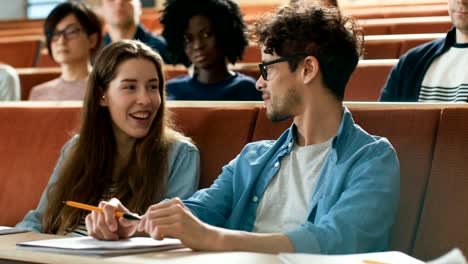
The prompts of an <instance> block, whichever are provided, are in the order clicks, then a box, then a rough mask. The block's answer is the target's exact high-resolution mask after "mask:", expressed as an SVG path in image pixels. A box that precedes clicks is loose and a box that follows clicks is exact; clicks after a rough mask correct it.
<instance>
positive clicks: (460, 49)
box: [419, 43, 468, 102]
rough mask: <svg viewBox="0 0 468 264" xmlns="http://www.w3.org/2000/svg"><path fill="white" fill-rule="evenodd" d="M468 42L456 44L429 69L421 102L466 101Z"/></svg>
mask: <svg viewBox="0 0 468 264" xmlns="http://www.w3.org/2000/svg"><path fill="white" fill-rule="evenodd" d="M467 62H468V43H464V44H457V43H456V44H454V45H453V46H452V47H451V48H450V49H449V50H448V51H447V52H446V53H444V54H442V55H441V56H440V57H438V58H436V59H435V60H434V61H433V62H432V64H431V65H430V66H429V69H428V70H427V72H426V74H425V76H424V80H423V82H422V86H421V91H420V93H419V102H466V101H467V99H468V70H467V69H468V63H467Z"/></svg>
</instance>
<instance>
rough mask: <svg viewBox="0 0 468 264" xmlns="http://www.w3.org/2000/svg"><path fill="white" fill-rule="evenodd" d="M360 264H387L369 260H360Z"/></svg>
mask: <svg viewBox="0 0 468 264" xmlns="http://www.w3.org/2000/svg"><path fill="white" fill-rule="evenodd" d="M362 263H364V264H388V263H386V262H381V261H376V260H370V259H364V260H362Z"/></svg>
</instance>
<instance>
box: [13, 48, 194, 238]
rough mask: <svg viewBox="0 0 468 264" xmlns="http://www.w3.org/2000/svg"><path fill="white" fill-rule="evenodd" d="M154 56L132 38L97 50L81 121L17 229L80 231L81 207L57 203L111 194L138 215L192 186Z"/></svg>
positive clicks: (187, 149) (188, 155)
mask: <svg viewBox="0 0 468 264" xmlns="http://www.w3.org/2000/svg"><path fill="white" fill-rule="evenodd" d="M164 87H165V76H164V68H163V61H162V59H161V56H160V55H159V54H157V53H156V52H154V51H153V50H152V49H151V48H149V47H148V46H146V45H145V44H143V43H141V42H138V41H133V40H129V41H118V42H115V43H112V44H110V45H109V46H107V47H106V48H104V49H103V50H102V51H101V53H100V54H99V56H98V58H97V60H96V64H95V66H94V69H93V71H92V72H91V75H90V77H89V81H88V87H87V92H86V96H85V100H84V104H83V113H82V124H81V129H80V131H79V134H78V135H76V136H74V137H73V138H72V139H71V140H70V141H69V142H68V143H67V144H66V145H65V146H64V147H63V150H62V154H61V157H60V159H59V161H58V164H57V166H56V168H55V169H54V172H53V174H52V177H51V179H50V180H49V184H48V186H47V188H46V190H45V191H44V193H43V194H42V197H41V200H40V202H39V205H38V207H37V208H36V209H35V210H32V211H30V212H29V213H28V214H27V215H26V216H25V218H24V220H23V221H22V222H20V223H19V224H18V225H17V226H18V227H23V228H28V229H31V230H32V231H36V232H44V233H52V234H71V233H74V234H76V235H86V234H87V232H86V228H85V224H84V223H85V222H84V219H85V216H86V215H87V214H88V212H86V211H84V210H79V209H75V208H71V207H67V206H64V205H63V203H62V201H66V200H73V201H77V202H82V203H87V204H98V203H100V201H105V200H108V199H109V198H110V197H117V198H118V199H119V200H122V201H125V204H126V205H127V207H128V209H129V210H131V211H132V212H135V213H138V214H143V213H144V212H145V211H146V209H147V208H148V207H149V206H150V205H152V204H154V203H156V202H159V201H161V200H162V199H164V198H170V197H175V196H179V197H180V196H181V197H189V196H190V195H191V194H192V193H193V192H194V191H195V190H196V189H197V187H198V179H199V153H198V149H197V148H196V147H195V146H194V145H193V144H192V143H191V142H190V140H189V139H188V138H186V137H184V136H182V135H181V134H180V133H178V132H176V131H174V130H173V129H172V128H171V127H172V125H171V122H170V115H168V112H167V109H166V98H165V91H164V90H165V89H164Z"/></svg>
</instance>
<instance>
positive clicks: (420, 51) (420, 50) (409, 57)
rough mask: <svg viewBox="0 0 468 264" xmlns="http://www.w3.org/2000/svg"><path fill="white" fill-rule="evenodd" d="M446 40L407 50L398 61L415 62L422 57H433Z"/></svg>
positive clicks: (430, 42)
mask: <svg viewBox="0 0 468 264" xmlns="http://www.w3.org/2000/svg"><path fill="white" fill-rule="evenodd" d="M445 39H446V38H441V39H435V40H432V41H429V42H427V43H424V44H421V45H419V46H416V47H414V48H412V49H410V50H408V51H407V52H406V53H405V54H403V55H402V56H401V58H400V61H408V62H411V61H415V60H421V59H422V58H423V57H427V56H433V55H435V54H436V53H437V51H438V50H439V49H440V48H441V46H443V45H444V43H445Z"/></svg>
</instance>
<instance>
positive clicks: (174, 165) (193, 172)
mask: <svg viewBox="0 0 468 264" xmlns="http://www.w3.org/2000/svg"><path fill="white" fill-rule="evenodd" d="M77 141H78V136H74V137H73V138H72V139H71V140H69V141H68V142H67V143H66V144H65V145H64V147H63V148H62V152H61V155H60V158H59V160H58V162H57V165H56V166H55V169H54V172H53V173H52V176H51V177H50V179H49V183H48V184H47V187H46V189H45V190H44V192H42V195H41V199H40V201H39V204H38V205H37V208H36V209H34V210H31V211H29V212H28V213H27V214H26V216H25V217H24V219H23V220H22V221H21V222H19V223H18V224H17V225H16V227H19V228H25V229H29V230H31V231H33V232H38V233H42V232H43V228H42V216H43V215H44V212H45V210H46V208H47V203H48V199H47V190H48V189H49V188H50V187H51V186H52V185H54V184H55V183H56V182H57V179H58V173H59V170H60V168H61V167H62V163H63V160H64V157H65V156H66V155H67V153H68V152H69V150H70V147H71V146H73V145H74V144H76V142H77ZM168 173H169V176H168V180H167V191H166V195H165V198H173V197H183V198H187V197H190V195H192V194H193V193H194V192H195V191H196V190H197V188H198V182H199V176H200V155H199V152H198V148H197V147H196V146H195V145H193V144H192V143H191V142H189V141H187V140H185V139H182V140H178V141H176V142H174V143H172V145H171V146H170V148H169V152H168ZM157 202H159V200H156V199H154V203H157Z"/></svg>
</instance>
